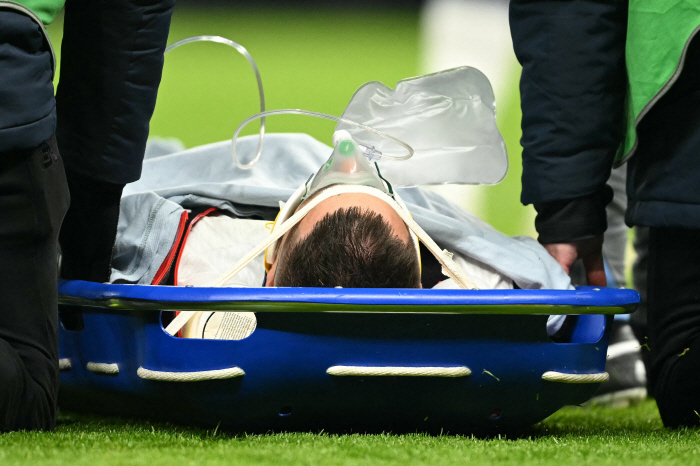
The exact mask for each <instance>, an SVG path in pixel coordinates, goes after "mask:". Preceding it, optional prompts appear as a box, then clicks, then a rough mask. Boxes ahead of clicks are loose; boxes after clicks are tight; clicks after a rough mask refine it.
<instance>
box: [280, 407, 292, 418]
mask: <svg viewBox="0 0 700 466" xmlns="http://www.w3.org/2000/svg"><path fill="white" fill-rule="evenodd" d="M291 414H292V407H291V406H282V407H281V408H280V412H279V416H280V417H287V416H290V415H291Z"/></svg>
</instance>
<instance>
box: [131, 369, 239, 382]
mask: <svg viewBox="0 0 700 466" xmlns="http://www.w3.org/2000/svg"><path fill="white" fill-rule="evenodd" d="M136 375H138V376H139V377H141V378H142V379H145V380H156V381H159V382H201V381H203V380H223V379H232V378H234V377H240V376H242V375H245V372H244V371H243V369H241V368H240V367H229V368H227V369H216V370H210V371H195V372H166V371H153V370H150V369H145V368H143V367H139V368H138V370H137V371H136Z"/></svg>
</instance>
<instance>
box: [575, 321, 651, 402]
mask: <svg viewBox="0 0 700 466" xmlns="http://www.w3.org/2000/svg"><path fill="white" fill-rule="evenodd" d="M640 348H641V346H640V344H639V342H638V341H637V339H636V338H635V337H634V334H633V332H632V328H631V327H630V324H629V323H628V322H624V321H615V322H614V323H613V329H612V335H610V346H608V361H607V363H606V365H605V371H606V372H607V373H608V374H610V380H608V381H607V382H605V383H603V384H602V385H601V386H600V388H598V391H597V392H596V394H595V395H594V396H593V398H592V399H591V400H590V401H588V403H587V405H603V406H609V407H611V408H626V407H628V406H630V405H634V404H637V403H639V402H641V401H642V400H644V399H646V397H647V388H646V383H647V377H646V370H645V369H644V362H643V361H642V354H641V349H640Z"/></svg>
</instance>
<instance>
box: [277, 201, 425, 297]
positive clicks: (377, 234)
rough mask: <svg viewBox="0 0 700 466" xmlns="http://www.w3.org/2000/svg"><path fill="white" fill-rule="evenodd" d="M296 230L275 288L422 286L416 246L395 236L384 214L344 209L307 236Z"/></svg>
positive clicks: (288, 243)
mask: <svg viewBox="0 0 700 466" xmlns="http://www.w3.org/2000/svg"><path fill="white" fill-rule="evenodd" d="M297 238H298V230H297V229H296V227H295V228H294V229H293V230H292V231H291V232H290V233H289V236H288V237H287V239H286V241H285V243H286V245H285V247H284V250H283V251H280V252H281V257H280V258H279V259H278V260H279V262H278V264H277V270H276V274H275V286H304V287H310V286H312V287H313V286H315V287H336V286H342V287H343V288H418V287H420V265H419V262H418V255H417V253H416V249H415V247H414V246H413V244H412V243H410V242H409V243H408V244H407V243H404V242H403V241H402V240H401V239H399V238H398V237H397V236H395V235H394V232H393V231H392V228H391V225H389V224H388V223H387V222H386V221H385V220H384V219H383V218H382V216H381V215H379V214H378V213H376V212H373V211H370V210H363V209H362V208H360V207H351V208H348V209H338V210H337V211H335V212H333V213H331V214H328V215H326V216H325V217H323V218H322V219H321V220H320V221H319V222H317V223H316V225H314V228H313V230H312V231H311V233H309V235H308V236H307V237H306V238H303V239H301V240H299V239H297Z"/></svg>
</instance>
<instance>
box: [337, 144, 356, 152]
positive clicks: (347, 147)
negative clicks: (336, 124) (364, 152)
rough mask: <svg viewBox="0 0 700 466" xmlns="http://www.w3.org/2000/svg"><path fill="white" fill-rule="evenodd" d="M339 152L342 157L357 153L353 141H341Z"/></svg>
mask: <svg viewBox="0 0 700 466" xmlns="http://www.w3.org/2000/svg"><path fill="white" fill-rule="evenodd" d="M338 151H339V152H340V153H341V154H342V155H350V154H352V153H353V152H354V151H355V144H354V143H353V142H352V141H341V142H340V144H338Z"/></svg>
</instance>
